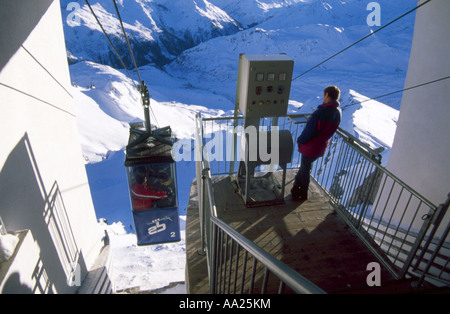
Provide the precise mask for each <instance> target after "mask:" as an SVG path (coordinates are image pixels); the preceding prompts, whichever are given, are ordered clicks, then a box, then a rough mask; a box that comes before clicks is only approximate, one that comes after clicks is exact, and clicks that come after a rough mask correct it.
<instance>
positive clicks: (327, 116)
mask: <svg viewBox="0 0 450 314" xmlns="http://www.w3.org/2000/svg"><path fill="white" fill-rule="evenodd" d="M340 95H341V91H340V90H339V88H338V87H336V86H328V87H327V88H325V90H324V91H323V104H321V105H320V106H319V107H318V108H317V110H316V111H314V113H313V114H312V116H311V117H310V118H309V120H308V122H307V123H306V125H305V128H304V129H303V132H302V134H300V136H299V137H298V139H297V144H298V151H299V152H300V153H301V154H302V159H301V165H300V169H299V171H298V173H297V175H296V176H295V181H294V186H293V188H292V189H291V195H292V199H293V200H295V201H306V200H307V199H308V189H309V181H310V174H311V168H312V165H313V163H314V161H316V159H318V158H319V157H322V156H323V155H324V154H325V151H326V150H327V147H328V144H329V140H330V138H331V137H332V136H333V134H334V133H335V132H336V130H337V129H338V127H339V124H340V123H341V117H342V111H341V109H340V108H339V106H340V104H339V97H340Z"/></svg>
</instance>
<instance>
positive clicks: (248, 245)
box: [211, 216, 326, 294]
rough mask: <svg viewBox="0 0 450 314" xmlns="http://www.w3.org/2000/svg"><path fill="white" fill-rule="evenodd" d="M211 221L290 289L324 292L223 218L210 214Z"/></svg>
mask: <svg viewBox="0 0 450 314" xmlns="http://www.w3.org/2000/svg"><path fill="white" fill-rule="evenodd" d="M211 221H212V222H213V223H214V224H216V225H217V226H218V227H219V228H221V229H222V230H223V231H225V232H226V233H227V234H228V236H230V237H231V238H232V239H233V240H235V241H236V242H238V243H239V244H240V245H241V246H242V247H243V248H244V249H245V250H246V251H247V252H249V253H250V254H251V255H253V256H254V257H255V258H256V259H257V260H258V261H260V262H262V263H263V264H264V265H265V266H266V267H267V268H268V269H269V270H270V271H271V272H272V273H273V274H274V275H276V276H277V277H278V278H279V279H280V280H281V281H282V282H284V283H285V284H287V285H288V286H289V287H290V288H291V289H292V290H294V291H295V292H296V293H299V294H324V293H326V292H325V291H324V290H322V289H321V288H319V287H318V286H316V285H315V284H313V283H312V282H311V281H309V280H308V279H306V278H305V277H303V276H302V275H300V274H299V273H297V272H296V271H294V270H293V269H292V268H289V267H288V266H286V264H284V263H282V262H280V261H279V260H277V259H276V258H274V257H273V256H272V255H270V254H269V253H267V252H266V251H264V250H263V249H261V248H260V247H259V246H257V245H255V243H253V242H252V241H250V240H249V239H247V238H246V237H245V236H243V235H242V234H240V233H239V232H237V231H236V230H234V229H233V228H231V227H230V226H229V225H228V224H227V223H225V222H224V221H223V220H221V219H219V218H217V217H214V216H212V217H211Z"/></svg>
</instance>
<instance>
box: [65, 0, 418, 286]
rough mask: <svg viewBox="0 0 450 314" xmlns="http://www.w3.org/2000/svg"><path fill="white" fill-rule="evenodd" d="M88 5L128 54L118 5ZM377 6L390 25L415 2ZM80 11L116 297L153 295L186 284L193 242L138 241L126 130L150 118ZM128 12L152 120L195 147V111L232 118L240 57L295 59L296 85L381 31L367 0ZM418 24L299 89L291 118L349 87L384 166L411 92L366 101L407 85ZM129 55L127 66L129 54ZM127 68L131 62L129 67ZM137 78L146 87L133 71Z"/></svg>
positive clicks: (218, 2) (87, 115) (347, 114)
mask: <svg viewBox="0 0 450 314" xmlns="http://www.w3.org/2000/svg"><path fill="white" fill-rule="evenodd" d="M68 2H70V1H61V3H62V12H63V15H64V18H66V17H67V15H68V14H69V13H70V11H67V10H66V6H67V3H68ZM90 2H91V3H92V4H93V6H94V9H95V10H96V11H98V12H99V15H100V17H101V19H102V20H104V21H105V27H106V28H107V32H108V33H109V34H111V35H114V36H116V37H115V38H116V39H115V43H117V44H119V43H121V44H122V45H124V43H123V38H121V34H120V30H119V28H118V25H119V24H118V21H117V19H116V17H115V11H114V7H113V5H112V1H106V0H102V1H94V0H92V1H90ZM378 2H379V3H380V4H381V6H382V8H383V11H382V12H383V16H382V21H383V23H386V22H387V21H389V20H391V19H393V18H395V17H397V16H399V15H401V14H402V13H404V12H406V11H407V10H408V9H410V8H411V7H414V6H415V5H416V1H415V0H405V1H401V2H397V1H387V0H380V1H378ZM79 3H80V7H81V8H82V9H81V10H80V11H77V14H79V16H80V18H81V21H82V25H81V26H76V27H71V26H70V25H69V24H70V23H69V24H67V22H66V23H65V33H66V37H67V38H66V39H67V48H68V51H69V52H70V54H71V55H72V57H71V60H72V61H78V62H77V63H75V64H72V65H71V66H70V71H71V77H72V82H73V84H74V87H73V91H72V93H73V95H74V102H75V107H76V112H77V120H78V126H79V130H80V138H81V142H82V147H83V154H84V156H85V160H86V169H87V173H88V177H89V183H90V188H91V193H92V197H93V202H94V206H95V209H96V213H97V217H98V218H105V219H107V223H108V225H107V226H104V227H105V228H107V229H108V230H109V232H110V233H111V234H112V236H111V239H112V242H111V243H112V246H113V254H114V257H115V260H116V266H115V270H116V272H115V279H116V284H117V288H118V289H125V288H129V287H134V286H141V287H143V289H155V288H159V287H161V286H165V285H167V284H168V283H170V282H173V281H183V280H184V262H185V261H184V258H185V257H184V254H185V253H184V238H183V239H182V241H181V242H179V243H173V244H170V245H158V246H150V247H144V248H141V247H137V246H136V244H135V243H136V238H135V235H134V234H133V225H132V224H133V223H132V219H131V208H130V203H129V196H128V186H127V181H126V180H127V179H126V174H125V167H124V166H123V161H124V157H125V155H124V154H125V153H124V147H125V145H126V144H127V140H128V123H130V122H134V121H136V120H143V109H142V106H141V105H140V100H139V93H138V92H137V91H136V89H135V86H134V84H135V83H136V82H135V83H133V81H132V80H131V79H130V78H129V77H128V76H127V75H126V74H125V72H124V71H123V70H122V69H121V67H120V66H118V64H117V61H113V60H114V56H113V55H110V52H109V48H108V44H107V42H106V39H105V38H104V37H103V35H102V34H101V33H100V32H99V30H98V27H97V25H96V24H95V23H94V21H93V20H92V16H90V13H89V12H88V11H87V8H86V7H85V6H84V5H83V3H84V1H79ZM118 3H119V7H120V9H121V14H123V15H122V17H123V19H124V22H125V27H126V29H127V32H128V33H129V35H130V37H131V38H132V39H133V40H135V42H133V47H134V50H135V52H136V55H137V57H138V59H139V60H140V61H139V62H140V63H141V64H145V63H147V62H149V64H148V65H146V66H142V67H140V68H139V71H140V74H141V76H142V78H143V79H144V80H145V81H146V83H147V85H148V86H149V90H150V94H151V97H152V99H151V108H152V111H153V113H154V116H153V115H152V123H153V124H157V125H158V126H161V127H162V126H166V125H170V126H171V127H172V129H173V130H174V132H175V133H176V135H177V136H178V138H180V139H192V135H193V131H194V130H193V128H194V124H193V121H194V118H195V115H196V114H197V113H202V115H204V116H221V115H231V114H232V109H233V108H234V97H235V88H236V76H237V66H238V58H239V54H240V53H248V54H252V53H257V54H260V53H268V54H276V53H281V52H283V53H286V54H287V55H289V56H290V57H292V58H294V60H295V73H294V76H295V75H299V74H301V73H303V72H304V71H306V70H307V69H309V68H310V67H312V66H314V65H316V64H317V63H318V62H321V61H322V60H324V59H325V58H327V57H329V56H330V55H332V54H334V53H336V52H337V51H339V50H341V49H343V48H345V47H346V46H347V45H349V44H351V43H353V42H355V41H356V40H358V39H360V38H362V37H363V36H365V35H366V34H368V33H369V32H370V31H372V30H373V29H375V28H371V27H369V26H368V25H367V24H366V17H367V14H368V13H369V12H368V11H366V5H367V1H363V0H346V1H340V0H336V1H331V0H330V1H322V0H321V1H318V0H317V1H314V0H255V1H242V0H240V1H238V0H209V1H200V0H197V1H194V0H184V1H169V0H153V1H145V0H127V1H123V0H122V1H118ZM174 3H176V5H173V4H174ZM413 22H414V19H413V16H411V17H408V18H406V19H404V20H402V21H399V23H398V24H397V23H396V24H394V25H392V28H389V29H387V30H386V32H383V33H382V32H380V33H378V34H376V35H375V36H373V37H371V38H370V39H369V40H367V41H365V42H364V43H361V44H360V45H358V46H356V47H354V48H352V49H351V50H349V51H347V52H346V53H345V54H342V55H341V56H339V57H337V58H335V59H333V61H332V62H331V61H330V62H329V63H326V64H324V65H323V66H321V67H319V68H317V69H315V70H314V71H312V72H310V73H308V74H306V75H305V76H303V77H301V78H299V79H297V80H295V81H294V82H293V85H292V92H291V100H290V107H289V112H290V113H294V112H300V113H309V112H311V110H312V109H313V108H316V107H317V106H318V105H319V104H320V102H321V95H322V90H323V88H324V87H325V86H327V85H331V84H335V85H338V86H339V87H340V88H341V90H342V97H341V104H342V108H343V122H342V125H341V127H343V128H344V129H346V130H347V131H349V132H351V133H353V134H354V135H355V136H357V137H359V138H360V139H361V140H362V141H364V142H366V143H367V144H369V145H370V146H371V147H372V148H380V147H383V149H384V152H383V161H384V162H386V161H387V157H388V156H389V152H390V147H391V146H392V142H393V136H394V133H395V128H396V122H397V119H398V114H399V105H400V100H401V94H397V95H393V96H390V97H387V98H383V99H379V101H374V100H369V101H366V100H368V99H369V98H371V97H375V96H379V95H381V94H385V93H386V92H387V91H393V90H399V89H401V88H403V83H404V78H405V76H406V69H407V65H408V57H409V49H410V46H411V40H412V31H413ZM188 48H189V49H188ZM121 49H122V50H121V52H122V53H123V55H124V59H126V58H127V56H128V53H127V51H126V50H125V46H122V48H121ZM128 58H129V57H128ZM80 60H87V61H86V62H79V61H80ZM170 60H173V61H172V62H169V61H170ZM92 61H95V62H92ZM126 62H127V63H128V64H131V63H130V62H131V61H130V60H129V59H126ZM100 63H104V64H109V65H115V66H116V67H117V69H114V68H112V67H111V66H108V65H102V64H100ZM155 64H156V65H157V66H155ZM129 69H131V67H129ZM131 75H132V76H133V78H134V80H137V75H136V73H135V72H132V71H131ZM136 84H137V83H136ZM361 101H364V102H362V103H361ZM155 117H156V119H155ZM100 161H101V162H100ZM177 168H178V188H179V191H180V193H179V198H180V209H179V211H180V215H181V216H184V215H185V213H186V206H187V202H188V196H189V195H188V193H189V188H190V184H191V182H192V179H193V178H194V169H195V168H194V163H193V162H186V161H183V162H180V163H177ZM171 257H173V258H171ZM161 261H166V262H167V263H161Z"/></svg>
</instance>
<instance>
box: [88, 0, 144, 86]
mask: <svg viewBox="0 0 450 314" xmlns="http://www.w3.org/2000/svg"><path fill="white" fill-rule="evenodd" d="M84 1H85V2H86V4H87V5H88V7H89V9H90V10H91V12H92V15H93V16H94V17H95V20H96V21H97V24H98V25H99V26H100V28H101V30H102V32H103V34H104V35H105V36H106V39H107V40H108V42H109V44H110V46H111V48H112V49H113V50H114V52H115V53H116V56H117V57H118V58H119V60H120V63H122V66H123V68H124V69H125V71H126V72H127V73H128V76H129V77H130V79H131V81H132V82H133V85H134V86H135V87H136V89H138V87H137V85H136V83H135V81H134V79H133V77H132V76H131V74H130V72H129V71H128V69H127V67H126V65H125V63H124V62H123V60H122V58H121V57H120V54H119V53H118V52H117V49H116V48H115V47H114V45H113V43H112V42H111V39H110V38H109V36H108V34H107V33H106V31H105V29H104V28H103V25H102V23H100V21H99V19H98V17H97V15H96V14H95V12H94V10H93V9H92V7H91V5H90V4H89V2H88V0H84Z"/></svg>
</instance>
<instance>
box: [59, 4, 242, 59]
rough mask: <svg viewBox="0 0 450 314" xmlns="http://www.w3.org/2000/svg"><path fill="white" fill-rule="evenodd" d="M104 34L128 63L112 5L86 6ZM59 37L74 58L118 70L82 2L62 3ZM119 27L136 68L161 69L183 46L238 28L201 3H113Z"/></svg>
mask: <svg viewBox="0 0 450 314" xmlns="http://www.w3.org/2000/svg"><path fill="white" fill-rule="evenodd" d="M89 3H90V4H91V6H92V9H93V10H94V12H95V14H96V15H97V17H98V19H99V20H100V21H101V23H102V25H103V27H104V29H105V32H106V33H107V34H108V35H109V36H110V38H111V41H112V42H113V44H114V45H115V46H116V48H117V50H118V51H119V53H120V54H121V55H122V56H123V58H124V61H125V63H126V64H127V66H131V65H132V60H131V58H130V56H129V55H128V53H127V51H128V50H127V49H128V48H127V46H126V41H125V38H124V35H123V33H122V30H121V27H120V22H119V19H118V17H117V14H116V11H115V7H114V4H113V2H112V1H105V0H101V1H99V0H91V1H90V2H89ZM61 6H62V13H63V20H64V21H67V26H69V27H65V36H66V40H67V46H68V50H69V52H70V54H71V55H72V56H73V58H74V61H75V60H90V61H95V62H99V63H103V64H109V65H112V66H115V67H121V65H120V63H119V62H118V60H117V57H116V56H115V54H114V52H113V51H112V50H111V49H110V48H109V44H108V42H107V41H106V40H105V37H104V35H103V33H102V31H101V28H100V27H99V25H98V23H97V22H96V20H95V17H94V16H93V15H92V13H91V11H90V9H89V8H88V6H87V5H86V4H85V1H83V0H78V1H71V0H62V1H61ZM117 6H118V9H119V13H120V16H121V18H122V20H123V24H124V28H125V30H126V32H127V36H128V37H129V40H130V43H131V45H132V47H133V50H134V53H135V58H136V62H137V64H138V65H139V66H141V65H145V64H155V65H157V66H162V65H164V64H166V63H168V62H170V61H171V60H172V59H174V58H175V57H176V56H177V55H178V54H180V53H181V52H182V51H184V50H185V49H187V48H191V47H193V46H195V45H197V44H199V43H200V42H203V41H207V40H209V39H211V38H213V37H217V36H223V35H228V34H232V33H235V32H237V31H239V30H240V29H241V27H240V26H239V24H238V23H237V22H236V21H235V20H233V19H232V18H231V17H230V16H228V14H227V13H226V12H224V11H223V10H221V9H220V8H218V7H217V6H215V5H213V4H212V3H210V2H208V1H206V0H200V1H193V0H184V1H172V0H158V1H149V0H127V1H124V0H119V1H117Z"/></svg>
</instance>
